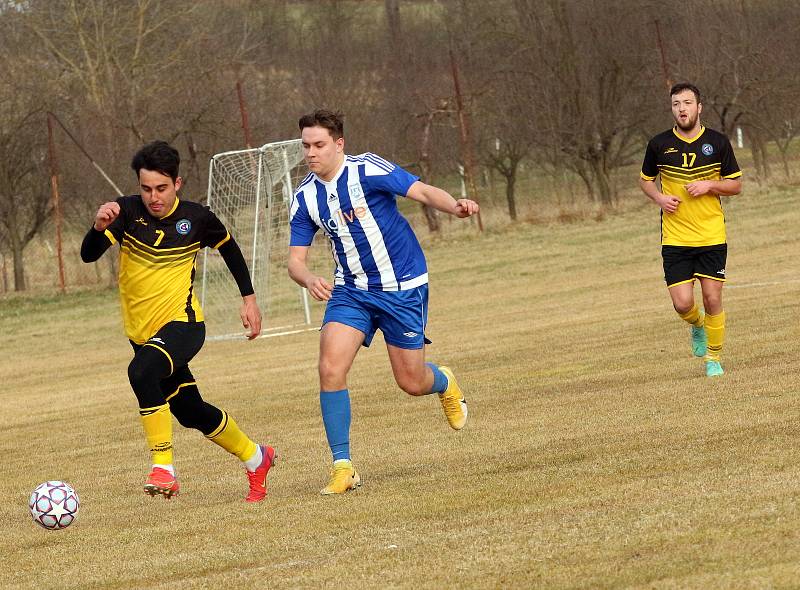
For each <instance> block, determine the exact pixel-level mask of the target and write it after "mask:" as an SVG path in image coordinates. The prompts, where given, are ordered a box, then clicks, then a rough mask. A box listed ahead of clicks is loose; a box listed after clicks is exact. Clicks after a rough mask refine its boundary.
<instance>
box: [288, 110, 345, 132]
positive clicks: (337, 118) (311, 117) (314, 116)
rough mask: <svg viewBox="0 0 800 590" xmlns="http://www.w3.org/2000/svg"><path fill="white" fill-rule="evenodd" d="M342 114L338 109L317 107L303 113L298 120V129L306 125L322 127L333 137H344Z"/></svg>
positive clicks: (301, 129)
mask: <svg viewBox="0 0 800 590" xmlns="http://www.w3.org/2000/svg"><path fill="white" fill-rule="evenodd" d="M343 118H344V115H342V113H340V112H339V111H336V112H334V111H329V110H327V109H317V110H316V111H314V112H313V113H309V114H307V115H303V116H302V117H300V121H298V125H299V127H300V131H303V129H305V128H306V127H324V128H325V129H327V130H328V131H329V132H330V134H331V137H333V139H339V138H340V137H344V121H343V120H342V119H343Z"/></svg>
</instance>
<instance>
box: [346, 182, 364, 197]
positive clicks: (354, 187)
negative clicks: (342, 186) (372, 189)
mask: <svg viewBox="0 0 800 590" xmlns="http://www.w3.org/2000/svg"><path fill="white" fill-rule="evenodd" d="M347 192H349V193H350V200H351V201H355V200H356V199H363V198H364V191H363V190H362V188H361V185H360V184H351V185H350V186H348V187H347Z"/></svg>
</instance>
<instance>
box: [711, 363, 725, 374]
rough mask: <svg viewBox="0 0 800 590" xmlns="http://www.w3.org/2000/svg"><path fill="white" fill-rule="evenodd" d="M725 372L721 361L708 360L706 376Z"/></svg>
mask: <svg viewBox="0 0 800 590" xmlns="http://www.w3.org/2000/svg"><path fill="white" fill-rule="evenodd" d="M723 373H725V371H723V370H722V365H720V364H719V361H706V377H719V376H720V375H722V374H723Z"/></svg>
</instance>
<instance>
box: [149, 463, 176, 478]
mask: <svg viewBox="0 0 800 590" xmlns="http://www.w3.org/2000/svg"><path fill="white" fill-rule="evenodd" d="M156 467H160V468H161V469H166V470H167V471H169V472H170V473H171V474H172V475H175V468H174V467H173V466H172V463H170V464H169V465H156V464H155V463H154V464H153V469H155V468H156Z"/></svg>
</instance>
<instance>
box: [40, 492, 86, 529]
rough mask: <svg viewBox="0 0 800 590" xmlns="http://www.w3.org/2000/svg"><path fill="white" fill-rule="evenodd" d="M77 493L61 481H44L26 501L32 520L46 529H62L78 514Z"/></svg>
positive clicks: (78, 502)
mask: <svg viewBox="0 0 800 590" xmlns="http://www.w3.org/2000/svg"><path fill="white" fill-rule="evenodd" d="M79 506H80V501H79V500H78V494H76V493H75V490H73V489H72V487H71V486H70V485H69V484H67V483H64V482H63V481H46V482H44V483H41V484H39V485H38V486H36V489H35V490H33V493H32V494H31V499H30V501H29V502H28V508H30V510H31V516H32V517H33V521H34V522H35V523H36V524H38V525H39V526H42V527H44V528H46V529H50V530H55V529H63V528H66V527H68V526H69V525H71V524H72V522H73V521H74V520H75V518H76V517H77V516H78V507H79Z"/></svg>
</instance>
